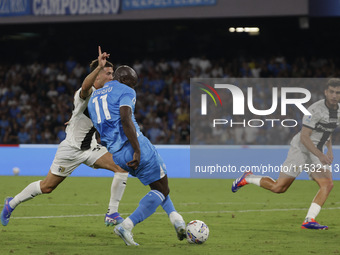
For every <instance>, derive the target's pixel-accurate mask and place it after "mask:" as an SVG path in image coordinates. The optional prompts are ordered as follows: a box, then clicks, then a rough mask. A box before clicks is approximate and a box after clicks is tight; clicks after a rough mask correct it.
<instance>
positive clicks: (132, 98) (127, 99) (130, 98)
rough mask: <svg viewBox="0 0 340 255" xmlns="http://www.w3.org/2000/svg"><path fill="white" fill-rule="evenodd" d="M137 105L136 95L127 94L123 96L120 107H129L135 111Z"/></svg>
mask: <svg viewBox="0 0 340 255" xmlns="http://www.w3.org/2000/svg"><path fill="white" fill-rule="evenodd" d="M135 104H136V94H132V93H127V94H123V95H122V96H121V97H120V99H119V107H122V106H129V107H131V109H134V106H135Z"/></svg>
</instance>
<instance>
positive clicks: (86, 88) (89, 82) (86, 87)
mask: <svg viewBox="0 0 340 255" xmlns="http://www.w3.org/2000/svg"><path fill="white" fill-rule="evenodd" d="M103 68H104V67H101V66H97V67H96V69H94V70H93V71H92V72H91V73H90V74H88V75H87V76H86V78H85V79H84V81H83V84H82V85H81V92H80V93H81V95H80V97H81V98H83V99H85V98H86V97H88V96H89V95H90V94H91V92H92V86H93V84H94V82H95V80H96V78H97V76H98V74H99V72H100V71H101V70H103Z"/></svg>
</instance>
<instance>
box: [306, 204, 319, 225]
mask: <svg viewBox="0 0 340 255" xmlns="http://www.w3.org/2000/svg"><path fill="white" fill-rule="evenodd" d="M320 210H321V206H320V205H318V204H317V203H312V204H311V205H310V207H309V210H308V212H307V216H306V219H307V221H309V220H311V219H315V218H316V216H318V214H319V212H320Z"/></svg>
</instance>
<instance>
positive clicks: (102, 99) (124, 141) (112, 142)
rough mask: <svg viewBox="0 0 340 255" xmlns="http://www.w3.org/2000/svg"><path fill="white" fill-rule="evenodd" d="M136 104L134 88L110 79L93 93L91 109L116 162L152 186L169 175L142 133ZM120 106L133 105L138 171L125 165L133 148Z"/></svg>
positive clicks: (89, 104) (101, 137)
mask: <svg viewBox="0 0 340 255" xmlns="http://www.w3.org/2000/svg"><path fill="white" fill-rule="evenodd" d="M135 104H136V92H135V90H134V89H132V88H130V87H129V86H127V85H125V84H122V83H120V82H118V81H110V82H108V83H106V84H105V86H104V87H103V88H101V89H98V90H96V91H94V92H93V93H92V96H91V98H90V101H89V103H88V111H89V115H90V117H91V120H92V122H93V125H94V127H95V128H96V129H97V131H98V132H99V134H100V139H101V143H102V144H103V145H104V146H106V148H107V149H108V151H109V152H110V153H111V154H112V155H113V161H114V162H115V163H116V164H117V165H119V166H120V167H121V168H123V169H124V170H126V171H128V172H129V173H130V174H131V175H133V176H136V177H138V179H139V180H140V181H141V182H142V183H143V184H144V185H149V184H150V183H153V182H155V181H157V180H159V179H161V178H163V177H164V176H165V175H166V166H165V164H164V163H163V160H162V158H161V156H160V155H159V154H158V152H157V150H156V148H155V147H154V146H153V145H152V144H151V143H150V141H149V139H147V138H146V137H145V136H144V135H143V134H142V133H141V132H140V129H139V126H138V124H137V122H136V119H135V116H134V114H133V113H134V111H135ZM121 106H128V107H131V111H132V121H133V123H134V125H135V128H136V132H137V138H138V142H139V146H140V151H141V160H140V164H139V166H138V168H137V169H136V170H133V169H132V168H130V167H128V166H127V165H126V163H127V162H129V161H131V160H132V159H133V153H134V150H133V148H132V146H131V144H130V142H129V141H128V138H127V137H126V135H125V133H124V130H123V126H122V122H121V118H120V107H121Z"/></svg>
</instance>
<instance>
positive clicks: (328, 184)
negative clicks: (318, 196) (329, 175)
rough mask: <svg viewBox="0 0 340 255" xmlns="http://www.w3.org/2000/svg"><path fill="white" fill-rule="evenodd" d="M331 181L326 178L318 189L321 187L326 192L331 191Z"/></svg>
mask: <svg viewBox="0 0 340 255" xmlns="http://www.w3.org/2000/svg"><path fill="white" fill-rule="evenodd" d="M333 186H334V184H333V181H332V180H327V181H324V182H323V184H322V185H321V186H320V189H323V190H325V191H327V192H331V190H332V189H333Z"/></svg>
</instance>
